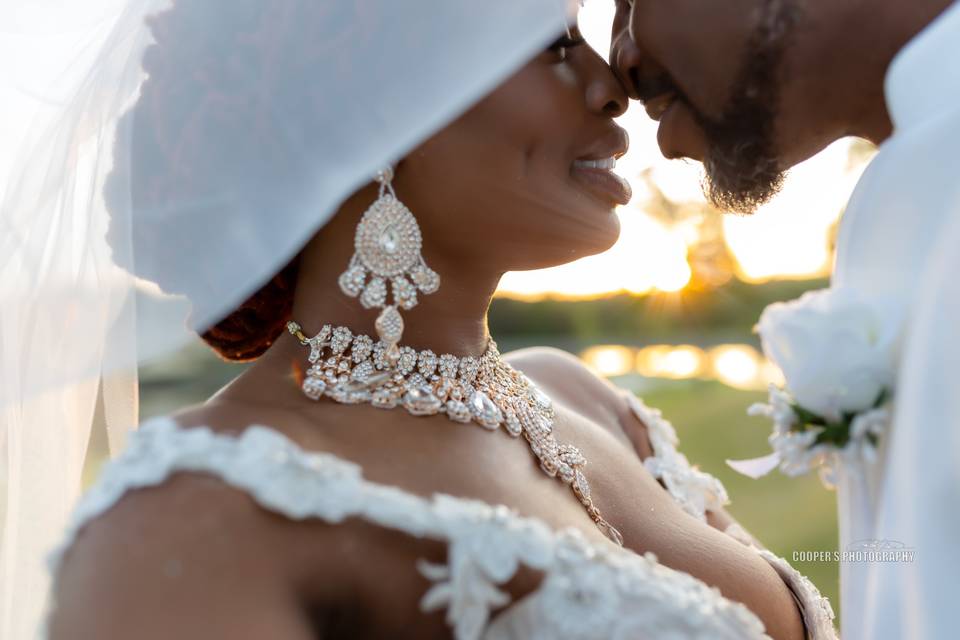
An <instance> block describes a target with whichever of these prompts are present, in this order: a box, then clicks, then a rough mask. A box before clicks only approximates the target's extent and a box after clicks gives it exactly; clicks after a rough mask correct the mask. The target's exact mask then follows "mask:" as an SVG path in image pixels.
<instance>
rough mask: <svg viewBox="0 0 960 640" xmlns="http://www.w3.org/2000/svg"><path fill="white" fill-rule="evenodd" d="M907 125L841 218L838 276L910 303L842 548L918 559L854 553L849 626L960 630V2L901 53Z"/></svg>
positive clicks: (868, 635)
mask: <svg viewBox="0 0 960 640" xmlns="http://www.w3.org/2000/svg"><path fill="white" fill-rule="evenodd" d="M886 96H887V105H888V107H889V110H890V114H891V117H892V120H893V123H894V133H893V135H892V137H891V138H890V139H889V140H887V141H886V142H885V143H884V144H883V145H882V147H881V148H880V151H879V153H878V155H877V157H876V158H875V159H874V160H873V162H872V163H871V165H870V166H869V167H868V169H867V171H866V172H865V173H864V175H863V178H862V179H861V181H860V183H859V185H858V186H857V189H856V191H855V192H854V195H853V197H852V199H851V201H850V204H849V207H848V209H847V212H846V214H845V215H844V219H843V221H842V223H841V227H840V236H839V239H838V248H837V264H836V270H835V274H834V285H839V286H844V287H853V288H856V289H859V290H861V291H863V292H865V293H867V294H872V295H877V296H893V298H894V299H895V300H896V301H897V302H898V304H899V305H902V309H903V310H904V311H905V317H906V324H905V327H904V331H905V341H904V347H903V352H902V355H901V360H900V369H899V373H898V377H897V389H896V397H895V414H894V419H893V425H892V429H891V431H890V433H889V434H888V436H887V437H886V438H885V440H884V442H883V445H882V446H881V450H880V456H879V459H878V461H877V462H876V463H875V464H874V465H873V466H872V467H871V466H865V467H863V468H845V469H842V470H841V477H840V482H839V486H838V496H837V497H838V509H839V518H840V538H841V542H840V549H841V551H843V550H845V549H846V548H847V547H848V545H851V544H852V543H855V542H856V541H861V540H865V539H872V540H878V541H887V542H888V543H889V544H890V545H892V546H900V545H903V546H904V547H907V548H910V549H912V550H913V551H914V554H915V555H914V559H913V561H912V562H890V563H886V562H870V563H849V562H848V563H843V564H841V569H840V571H841V574H840V575H841V600H840V604H841V618H842V633H841V637H842V638H843V640H861V639H863V640H867V639H869V640H904V639H910V640H933V639H935V638H936V639H938V640H939V639H942V638H960V4H956V3H955V4H954V5H952V6H951V7H950V8H949V9H948V10H947V11H946V12H945V13H944V14H943V15H941V16H940V17H939V18H938V19H937V20H936V21H934V22H933V23H932V24H931V25H930V26H929V27H928V28H927V29H925V30H924V31H923V32H922V33H920V34H919V35H918V36H917V37H916V38H914V39H913V40H912V41H911V42H910V43H909V44H908V45H907V47H905V48H904V49H903V50H902V51H901V52H900V53H899V54H898V56H897V57H896V58H895V60H894V62H893V64H892V65H891V67H890V69H889V71H888V73H887V78H886Z"/></svg>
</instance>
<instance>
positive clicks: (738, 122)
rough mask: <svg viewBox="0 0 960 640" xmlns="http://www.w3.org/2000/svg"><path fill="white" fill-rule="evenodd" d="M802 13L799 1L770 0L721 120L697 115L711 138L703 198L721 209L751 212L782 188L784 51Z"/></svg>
mask: <svg viewBox="0 0 960 640" xmlns="http://www.w3.org/2000/svg"><path fill="white" fill-rule="evenodd" d="M798 14H799V10H798V8H797V6H796V1H795V0H769V1H768V2H767V4H766V6H765V9H764V16H763V19H761V22H760V25H759V26H758V27H757V29H756V31H755V32H754V34H753V36H752V37H751V39H750V41H749V43H748V45H747V50H746V56H745V59H744V64H743V66H742V70H741V72H740V75H739V79H738V80H737V82H736V84H734V87H733V91H732V92H731V99H730V100H729V101H728V102H727V106H726V107H725V108H724V110H723V115H722V116H720V117H719V118H716V119H714V118H709V117H707V116H704V115H703V114H700V113H699V112H697V111H696V110H694V112H695V113H696V117H697V120H698V122H699V124H700V126H701V128H702V129H703V131H704V133H705V134H706V138H707V147H708V148H707V154H706V157H705V158H704V162H703V164H704V169H705V171H706V175H705V178H704V185H703V187H704V194H705V195H706V197H707V199H708V200H709V201H710V202H711V203H712V204H713V205H714V206H716V207H717V208H719V209H721V210H724V211H732V212H737V213H753V212H754V211H756V210H757V208H758V207H759V206H760V205H762V204H764V203H766V202H768V201H769V200H770V199H772V198H773V197H774V196H775V195H777V193H779V192H780V189H781V187H782V186H783V180H784V177H785V175H786V171H785V170H784V169H783V168H782V167H781V163H780V160H779V158H778V157H777V149H776V142H775V123H776V116H777V109H778V105H779V94H780V84H779V82H780V80H781V79H782V71H783V69H782V68H783V56H784V50H785V48H786V45H787V42H788V40H789V36H790V34H791V33H792V31H793V27H794V26H795V24H796V22H797V17H798Z"/></svg>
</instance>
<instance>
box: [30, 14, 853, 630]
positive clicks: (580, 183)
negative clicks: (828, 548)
mask: <svg viewBox="0 0 960 640" xmlns="http://www.w3.org/2000/svg"><path fill="white" fill-rule="evenodd" d="M221 4H222V5H223V6H220V5H221ZM275 4H276V6H274V5H275ZM323 4H325V3H323ZM445 4H449V5H450V7H452V8H447V9H444V10H439V9H436V8H435V9H434V11H435V12H436V13H437V14H443V13H444V12H446V13H447V14H449V15H447V16H444V15H438V16H431V17H435V18H436V21H435V22H431V17H427V16H423V15H421V16H419V17H418V16H416V15H415V14H417V13H422V12H421V11H419V10H414V9H407V11H409V14H406V15H404V16H398V15H397V14H398V11H397V9H396V8H393V7H391V6H390V3H386V2H384V3H371V4H366V3H365V4H364V5H363V6H361V5H360V4H358V5H357V6H356V7H354V6H352V5H353V3H343V7H346V8H337V9H334V8H330V7H317V6H315V5H314V4H313V3H308V2H293V1H289V2H283V3H262V4H261V3H255V2H243V3H236V6H234V4H230V5H229V6H228V5H227V4H226V3H209V2H204V3H199V2H186V1H179V2H175V3H173V5H172V6H171V7H167V8H164V9H162V10H160V11H158V12H154V13H152V14H150V18H149V22H148V24H149V29H150V33H151V34H152V37H153V43H152V44H151V45H150V46H149V48H148V49H147V50H146V52H145V54H144V55H143V71H144V72H145V76H146V79H145V80H143V82H142V86H140V88H139V94H138V95H137V98H136V100H135V102H133V103H132V104H131V105H130V106H129V108H127V109H126V110H125V113H124V115H123V117H122V118H120V119H119V121H118V123H117V125H116V126H117V131H118V134H117V136H116V141H115V144H114V146H113V149H114V152H113V155H114V157H113V161H112V167H111V169H110V170H109V172H106V173H105V174H104V175H106V176H108V177H107V179H106V181H105V187H104V207H105V211H107V212H108V213H109V215H110V216H111V220H110V222H109V227H108V229H107V230H106V232H105V237H106V238H107V239H108V241H109V242H110V245H111V251H112V255H113V259H114V261H115V262H116V263H117V264H119V265H121V266H123V267H125V268H126V269H128V270H130V271H131V272H132V273H134V274H135V275H136V276H137V277H138V279H139V280H138V282H139V283H141V286H142V283H143V282H149V283H154V284H155V285H156V286H157V287H159V288H160V289H161V290H162V291H163V292H164V293H165V294H167V295H169V296H173V297H179V298H180V299H187V300H189V302H190V306H191V309H190V320H189V322H190V326H192V327H193V328H194V329H195V330H196V331H197V332H198V333H200V334H201V335H202V338H203V339H204V340H205V341H206V342H207V343H208V344H209V345H210V347H211V348H212V349H214V350H215V351H216V352H217V353H218V354H220V355H221V356H222V357H223V358H225V359H228V360H235V361H253V363H252V365H251V366H250V367H249V368H247V369H246V370H245V371H244V373H243V374H241V375H240V376H239V377H237V378H236V379H235V380H234V381H233V382H231V383H230V384H229V385H227V386H226V387H225V388H223V389H221V390H220V391H219V392H218V393H217V394H215V395H214V396H213V397H212V398H210V400H209V401H208V402H206V403H205V404H203V405H202V406H197V407H188V408H185V409H184V410H182V411H180V412H178V413H177V414H175V415H172V416H168V417H162V418H158V419H154V420H151V421H149V422H147V423H146V424H143V425H141V427H140V429H139V431H138V432H137V433H136V434H134V435H133V436H132V437H131V439H130V442H129V443H128V445H127V447H126V448H125V450H124V451H123V452H122V453H121V454H120V455H119V457H118V458H117V459H116V460H114V461H113V462H112V463H110V464H109V465H108V466H107V467H106V469H105V470H104V471H103V473H102V475H101V477H100V478H99V479H98V480H97V481H96V482H95V483H94V485H93V486H92V487H91V488H90V490H89V491H88V492H87V494H86V495H85V496H84V498H83V499H82V500H81V502H80V506H79V507H78V508H77V510H76V512H75V514H74V517H73V519H72V522H71V524H70V526H69V527H68V529H67V534H66V536H65V538H64V539H63V541H62V544H61V545H60V546H59V547H58V549H57V550H56V552H55V553H54V554H53V556H52V561H51V565H52V568H53V576H54V585H53V597H52V600H53V604H52V606H51V607H50V611H49V614H48V615H47V618H46V623H45V631H44V633H45V634H46V637H47V638H49V640H67V639H70V640H77V639H85V638H90V639H92V638H96V639H98V640H110V639H120V638H131V637H136V638H141V639H147V638H169V637H177V638H237V639H241V638H259V637H271V638H283V639H285V640H286V639H290V640H294V639H306V638H339V637H349V638H367V637H369V638H376V637H393V638H396V637H405V638H433V637H450V635H451V634H452V635H453V636H454V637H456V638H459V639H467V638H558V637H567V638H598V639H599V638H643V637H657V638H659V637H677V638H680V637H684V638H686V637H690V638H731V639H732V638H766V637H772V638H777V639H799V638H804V637H807V638H817V639H820V638H833V637H834V632H833V626H832V618H833V612H832V611H831V610H830V606H829V603H828V602H827V601H826V600H825V599H823V598H822V597H821V596H820V595H819V593H817V591H816V589H815V588H814V587H813V585H812V584H811V583H810V582H809V581H807V580H806V579H805V578H803V577H802V576H800V575H799V574H798V573H797V572H795V571H794V570H793V569H792V568H791V567H790V566H789V565H788V564H787V563H786V562H785V561H784V560H782V559H780V558H778V557H776V556H775V555H773V554H772V553H770V552H769V551H767V550H765V549H763V548H762V546H761V545H760V544H759V543H758V542H756V541H755V540H754V539H752V538H751V537H750V536H749V534H747V533H746V532H745V531H744V530H743V529H742V528H740V527H739V526H738V525H737V524H736V523H735V522H734V521H733V520H732V519H731V518H730V516H729V515H728V514H727V513H726V512H725V511H724V509H723V505H724V504H725V503H726V502H727V497H726V493H725V491H724V489H723V487H722V485H721V484H720V483H719V482H718V481H717V480H716V479H714V478H713V477H711V476H709V475H707V474H705V473H703V472H701V471H699V470H697V469H696V468H694V467H692V466H690V465H689V463H688V462H687V460H686V458H685V457H684V456H683V455H682V454H680V453H679V452H678V451H677V450H676V448H675V446H676V437H675V433H674V431H673V428H672V427H671V426H670V425H669V423H667V422H666V421H664V420H663V419H662V418H661V417H660V415H659V413H658V412H656V411H654V410H651V409H649V408H647V407H646V406H645V405H644V404H643V403H642V402H640V401H639V400H637V399H636V398H634V397H633V396H632V395H630V394H628V393H625V392H621V391H619V390H617V389H616V388H614V387H612V386H611V385H610V384H608V383H607V382H605V381H604V380H602V379H600V378H598V377H596V376H595V375H594V374H593V373H592V372H590V371H589V370H588V369H586V368H585V367H584V366H582V365H581V364H580V363H579V362H578V361H577V360H576V359H575V358H572V357H570V356H567V355H565V354H563V353H561V352H558V351H554V350H550V349H542V348H541V349H528V350H524V351H521V352H517V353H512V354H507V355H501V354H500V353H499V352H498V350H497V348H496V344H495V342H494V341H493V340H492V338H491V336H490V334H489V333H488V330H487V322H486V312H487V307H488V306H489V303H490V300H491V297H492V295H493V292H494V290H495V289H496V287H497V284H498V281H499V279H500V277H501V275H502V274H503V273H505V272H507V271H511V270H526V269H535V268H541V267H547V266H553V265H558V264H562V263H566V262H570V261H572V260H575V259H577V258H580V257H583V256H587V255H591V254H595V253H598V252H601V251H603V250H605V249H606V248H608V247H610V246H611V245H612V244H613V243H614V242H615V240H616V239H617V235H618V231H619V227H618V222H617V217H616V214H615V207H616V206H617V205H619V204H625V203H626V202H627V200H628V199H629V187H628V186H627V185H626V183H625V182H624V181H623V180H622V179H621V178H619V177H617V176H616V175H615V174H614V173H613V172H612V171H611V169H612V167H613V166H614V162H615V160H616V158H617V157H619V156H621V155H622V154H624V153H626V151H627V139H626V135H625V133H624V131H623V130H622V129H620V128H619V127H618V126H617V125H616V124H615V123H614V122H613V119H614V118H615V117H617V116H619V115H621V114H622V113H623V112H624V111H625V110H626V108H627V97H626V95H625V94H624V91H623V88H622V87H621V85H620V84H619V83H618V81H617V79H616V78H615V76H614V74H613V73H612V72H611V70H610V68H609V67H608V65H607V63H606V62H605V61H604V60H603V58H601V57H600V56H599V55H598V54H597V53H596V52H594V51H593V50H592V49H590V47H589V46H588V45H586V44H585V43H584V41H583V39H582V38H581V36H580V35H579V32H578V31H577V29H576V27H575V23H568V24H572V25H573V26H568V27H567V29H566V31H564V29H563V26H562V25H563V23H562V22H561V21H562V20H563V19H564V18H563V9H562V7H561V6H559V5H562V4H563V3H559V2H547V1H542V2H539V3H530V5H529V6H528V8H527V9H519V8H516V7H511V6H510V4H509V3H499V4H503V7H502V8H501V9H502V11H501V15H497V16H495V19H490V18H489V16H488V17H487V18H486V19H485V20H478V19H477V17H478V16H480V18H483V15H485V14H489V13H490V12H493V11H494V8H493V7H492V6H486V5H485V3H470V2H453V3H445ZM471 4H484V7H483V8H479V9H478V8H470V7H469V6H468V5H471ZM494 4H498V3H494ZM535 4H536V5H537V7H536V8H535V9H534V8H531V7H533V5H535ZM458 12H460V13H461V14H462V16H461V17H463V16H466V18H463V19H462V20H461V21H460V22H457V21H456V20H454V19H453V18H450V16H452V15H454V14H457V13H458ZM399 13H400V14H404V13H405V12H404V11H400V12H399ZM534 16H536V21H534V20H533V18H534ZM551 17H553V18H555V21H554V22H551ZM467 18H469V19H467ZM398 20H400V21H401V22H399V23H398V22H397V21H398ZM444 20H448V22H447V23H444V22H443V21H444ZM444 24H446V29H442V28H441V26H442V25H444ZM452 27H458V28H459V30H457V29H453V30H451V29H452ZM531 27H535V28H531ZM404 29H410V31H409V32H407V31H404ZM331 34H337V35H338V36H339V39H336V40H335V39H333V37H332V35H331ZM408 34H411V35H409V37H408ZM413 35H417V36H418V37H413ZM506 36H510V37H511V38H512V40H510V39H507V38H506ZM381 37H382V38H384V39H386V41H384V39H380V38H381ZM431 38H432V40H431ZM459 38H464V39H465V40H464V44H462V45H461V44H460V43H459V40H458V39H459ZM550 38H554V39H555V41H554V42H552V44H550V43H549V39H550ZM484 40H486V45H485V46H486V47H487V48H486V49H485V50H482V51H476V45H478V44H479V43H482V42H483V41H484ZM391 44H392V45H393V46H390V45H391ZM404 46H405V47H406V48H401V47H404ZM444 47H446V48H448V49H449V51H447V53H449V57H448V58H442V59H441V60H440V62H441V64H440V65H438V66H437V68H436V69H432V70H431V69H426V70H425V69H423V68H414V67H409V66H403V67H399V68H400V69H401V70H402V72H403V73H404V74H405V75H404V76H403V77H402V78H397V77H396V74H397V73H398V71H397V69H398V66H397V65H393V64H391V62H390V60H389V59H390V58H391V57H394V56H396V57H398V58H399V59H401V60H404V62H405V64H406V63H409V62H410V61H412V60H416V59H417V58H416V54H415V53H411V51H414V50H417V51H427V50H428V49H430V48H432V50H431V53H432V55H433V56H443V53H444V51H446V49H444ZM371 51H373V52H375V53H376V55H374V54H371V53H370V52H371ZM364 54H365V55H364ZM444 63H446V64H447V66H446V67H444ZM364 65H366V66H364ZM325 68H332V69H338V68H340V69H344V68H346V69H349V70H350V72H349V73H348V74H347V73H345V74H343V77H349V79H350V80H349V81H350V82H351V83H352V84H351V85H350V86H339V85H330V84H327V85H324V84H323V83H320V82H316V81H315V78H316V77H323V78H330V77H337V75H336V72H331V71H322V69H325ZM391 69H392V70H393V71H391ZM438 69H440V70H442V72H441V71H438ZM391 73H392V74H393V75H392V76H391V77H390V78H389V79H387V76H388V75H389V74H391ZM315 74H316V75H315ZM324 74H325V75H324ZM439 77H444V78H454V79H456V80H457V83H456V88H454V89H451V92H452V93H446V92H445V91H444V90H443V85H440V86H439V87H438V86H437V84H436V83H437V78H439ZM351 90H356V93H355V95H351V94H350V92H351ZM334 94H336V95H334ZM454 94H455V95H456V96H457V97H456V99H452V98H451V95H454ZM431 100H437V101H438V102H437V103H436V104H432V103H431V102H430V101H431ZM327 102H334V103H338V104H347V105H352V107H351V108H355V109H356V110H357V111H358V112H359V113H361V114H362V115H363V117H364V118H367V119H368V120H367V122H369V125H370V129H369V130H366V129H363V128H360V127H358V126H348V125H350V121H349V117H348V115H344V118H347V120H345V124H344V126H343V127H338V126H336V122H337V121H336V120H331V115H330V114H331V113H332V110H330V109H329V108H328V107H326V106H325V104H326V103H327ZM343 113H344V114H347V111H344V112H343ZM423 113H426V114H430V120H429V122H425V121H424V119H423V118H422V117H419V115H418V116H417V117H414V116H413V115H409V114H423ZM408 117H409V121H408V122H405V121H404V119H407V118H408ZM352 122H358V121H357V120H353V121H352ZM359 122H362V120H360V121H359ZM385 123H386V124H385ZM387 125H389V128H390V130H391V131H397V130H403V133H402V134H392V135H391V136H390V137H388V138H384V139H379V138H377V132H378V131H382V130H383V128H384V127H385V126H387ZM352 138H356V140H357V142H356V144H357V145H358V148H360V149H361V150H362V151H363V154H369V155H368V156H365V155H362V154H361V155H359V156H358V154H357V153H355V149H354V147H353V146H352V145H351V139H352ZM374 149H375V150H376V151H372V150H374ZM338 152H342V153H343V158H342V160H343V161H342V163H338V157H337V156H336V155H335V154H336V153H338ZM331 154H333V155H332V157H331ZM316 156H323V157H324V160H323V161H322V162H316V161H315V160H314V158H315V157H316ZM358 157H361V159H362V161H363V162H366V163H367V165H369V166H366V167H364V168H363V170H362V171H361V170H360V169H359V167H360V165H361V164H362V163H361V162H358V161H357V158H358ZM321 170H322V171H321ZM323 172H329V173H330V175H331V176H333V177H330V176H327V175H324V174H323ZM336 180H339V181H340V182H339V183H338V182H336ZM337 184H338V185H340V188H341V191H342V196H341V195H340V194H339V193H337V192H336V191H335V190H334V191H333V192H327V193H322V191H323V189H320V188H318V185H320V186H323V187H327V188H328V189H332V188H333V187H331V186H330V185H337ZM318 192H320V193H318ZM198 203H199V204H198ZM305 203H306V204H305ZM328 205H329V206H328ZM327 209H329V210H330V212H331V213H332V216H326V215H324V211H325V210H327ZM124 212H131V215H130V216H129V218H128V217H126V216H125V215H124ZM188 213H189V214H191V215H194V216H196V217H195V218H190V217H189V216H188V215H187V214H188ZM291 229H294V230H295V231H291ZM297 234H299V235H297ZM291 238H294V239H296V244H294V240H291ZM127 241H129V243H130V247H132V250H128V247H127V245H126V244H125V242H127ZM211 265H213V266H211ZM262 265H270V266H271V268H270V270H269V271H267V272H264V271H263V269H262V268H261V266H262ZM258 271H259V273H258ZM214 272H216V273H219V274H220V275H221V276H222V278H221V279H220V280H216V279H214V278H212V277H210V274H211V273H214ZM238 274H239V275H238ZM231 278H233V279H231ZM240 278H246V281H247V290H246V291H245V292H243V296H242V298H246V299H243V300H241V301H240V302H239V303H238V302H237V301H236V296H235V295H234V294H233V293H231V294H227V293H225V292H224V288H225V287H224V285H223V283H224V282H231V283H236V282H237V281H238V280H239V279H240ZM264 282H265V284H264ZM250 284H255V285H256V286H253V287H250V286H249V285H250ZM257 287H259V288H257ZM251 289H255V291H254V292H253V293H252V294H250V293H249V291H250V290H251ZM241 291H242V290H241ZM231 295H234V299H233V301H232V306H231V307H230V308H223V306H222V305H223V303H224V301H225V300H230V296H231ZM217 305H220V307H218V306H217ZM140 315H141V316H142V315H144V314H143V313H142V312H141V313H140ZM138 321H140V319H139V317H138ZM143 321H144V322H145V321H146V320H143ZM105 392H106V389H105V391H104V393H105Z"/></svg>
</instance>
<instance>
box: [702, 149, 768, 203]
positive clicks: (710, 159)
mask: <svg viewBox="0 0 960 640" xmlns="http://www.w3.org/2000/svg"><path fill="white" fill-rule="evenodd" d="M785 177H786V173H785V172H784V171H782V170H781V169H780V168H779V164H778V163H777V161H776V160H774V159H764V160H760V161H758V162H757V163H755V164H753V165H750V166H746V165H743V166H738V165H736V164H731V163H729V162H725V161H723V160H722V159H721V157H718V156H717V155H714V154H713V153H709V152H708V153H707V157H706V159H705V161H704V179H703V194H704V196H705V197H706V199H707V201H708V202H709V203H710V204H711V205H713V206H714V207H716V208H717V209H720V210H721V211H724V212H729V213H739V214H744V215H749V214H752V213H756V211H757V209H759V208H760V207H761V206H763V205H765V204H767V203H768V202H770V201H771V200H773V199H774V198H775V197H776V196H777V194H779V193H780V190H781V189H782V188H783V182H784V179H785Z"/></svg>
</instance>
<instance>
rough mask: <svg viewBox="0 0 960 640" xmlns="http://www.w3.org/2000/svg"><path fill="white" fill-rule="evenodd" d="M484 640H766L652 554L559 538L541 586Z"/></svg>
mask: <svg viewBox="0 0 960 640" xmlns="http://www.w3.org/2000/svg"><path fill="white" fill-rule="evenodd" d="M483 638H484V640H519V639H521V638H523V639H525V640H555V639H556V638H564V639H565V640H599V639H601V638H602V639H603V640H634V639H635V638H678V639H679V638H684V639H699V640H708V639H709V640H734V639H736V640H745V639H766V640H769V636H768V635H766V634H765V633H764V627H763V623H762V622H761V621H760V620H759V619H758V618H757V617H756V616H755V615H754V614H753V613H752V612H751V611H750V610H749V609H747V607H745V606H744V605H742V604H740V603H735V602H732V601H730V600H727V599H726V598H724V597H723V596H722V595H721V594H720V591H719V590H718V589H716V588H711V587H708V586H707V585H706V584H704V583H703V582H701V581H700V580H697V579H696V578H694V577H692V576H690V575H687V574H684V573H679V572H677V571H674V570H673V569H670V568H668V567H665V566H663V565H660V564H658V563H657V559H656V556H655V555H654V554H652V553H646V554H644V555H638V554H636V553H633V552H631V551H628V550H624V549H612V548H611V549H608V548H606V547H604V548H600V547H595V546H593V545H591V544H590V543H589V542H588V541H587V540H586V539H585V538H584V537H583V534H582V533H581V532H580V531H578V530H575V529H570V530H566V531H563V532H561V533H560V534H559V535H558V536H557V546H556V562H555V564H554V566H553V569H552V570H551V572H550V573H549V574H548V575H547V577H546V578H545V580H544V582H543V584H542V585H541V586H540V588H539V589H538V590H537V591H536V592H534V593H532V594H530V595H528V596H526V597H524V598H522V599H521V600H520V601H518V602H517V603H516V604H514V605H513V606H512V607H511V608H510V609H508V610H507V611H505V612H504V613H503V614H501V615H500V616H498V617H497V618H495V619H494V620H493V622H492V623H491V625H490V627H489V629H488V630H487V633H486V635H484V636H483Z"/></svg>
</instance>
